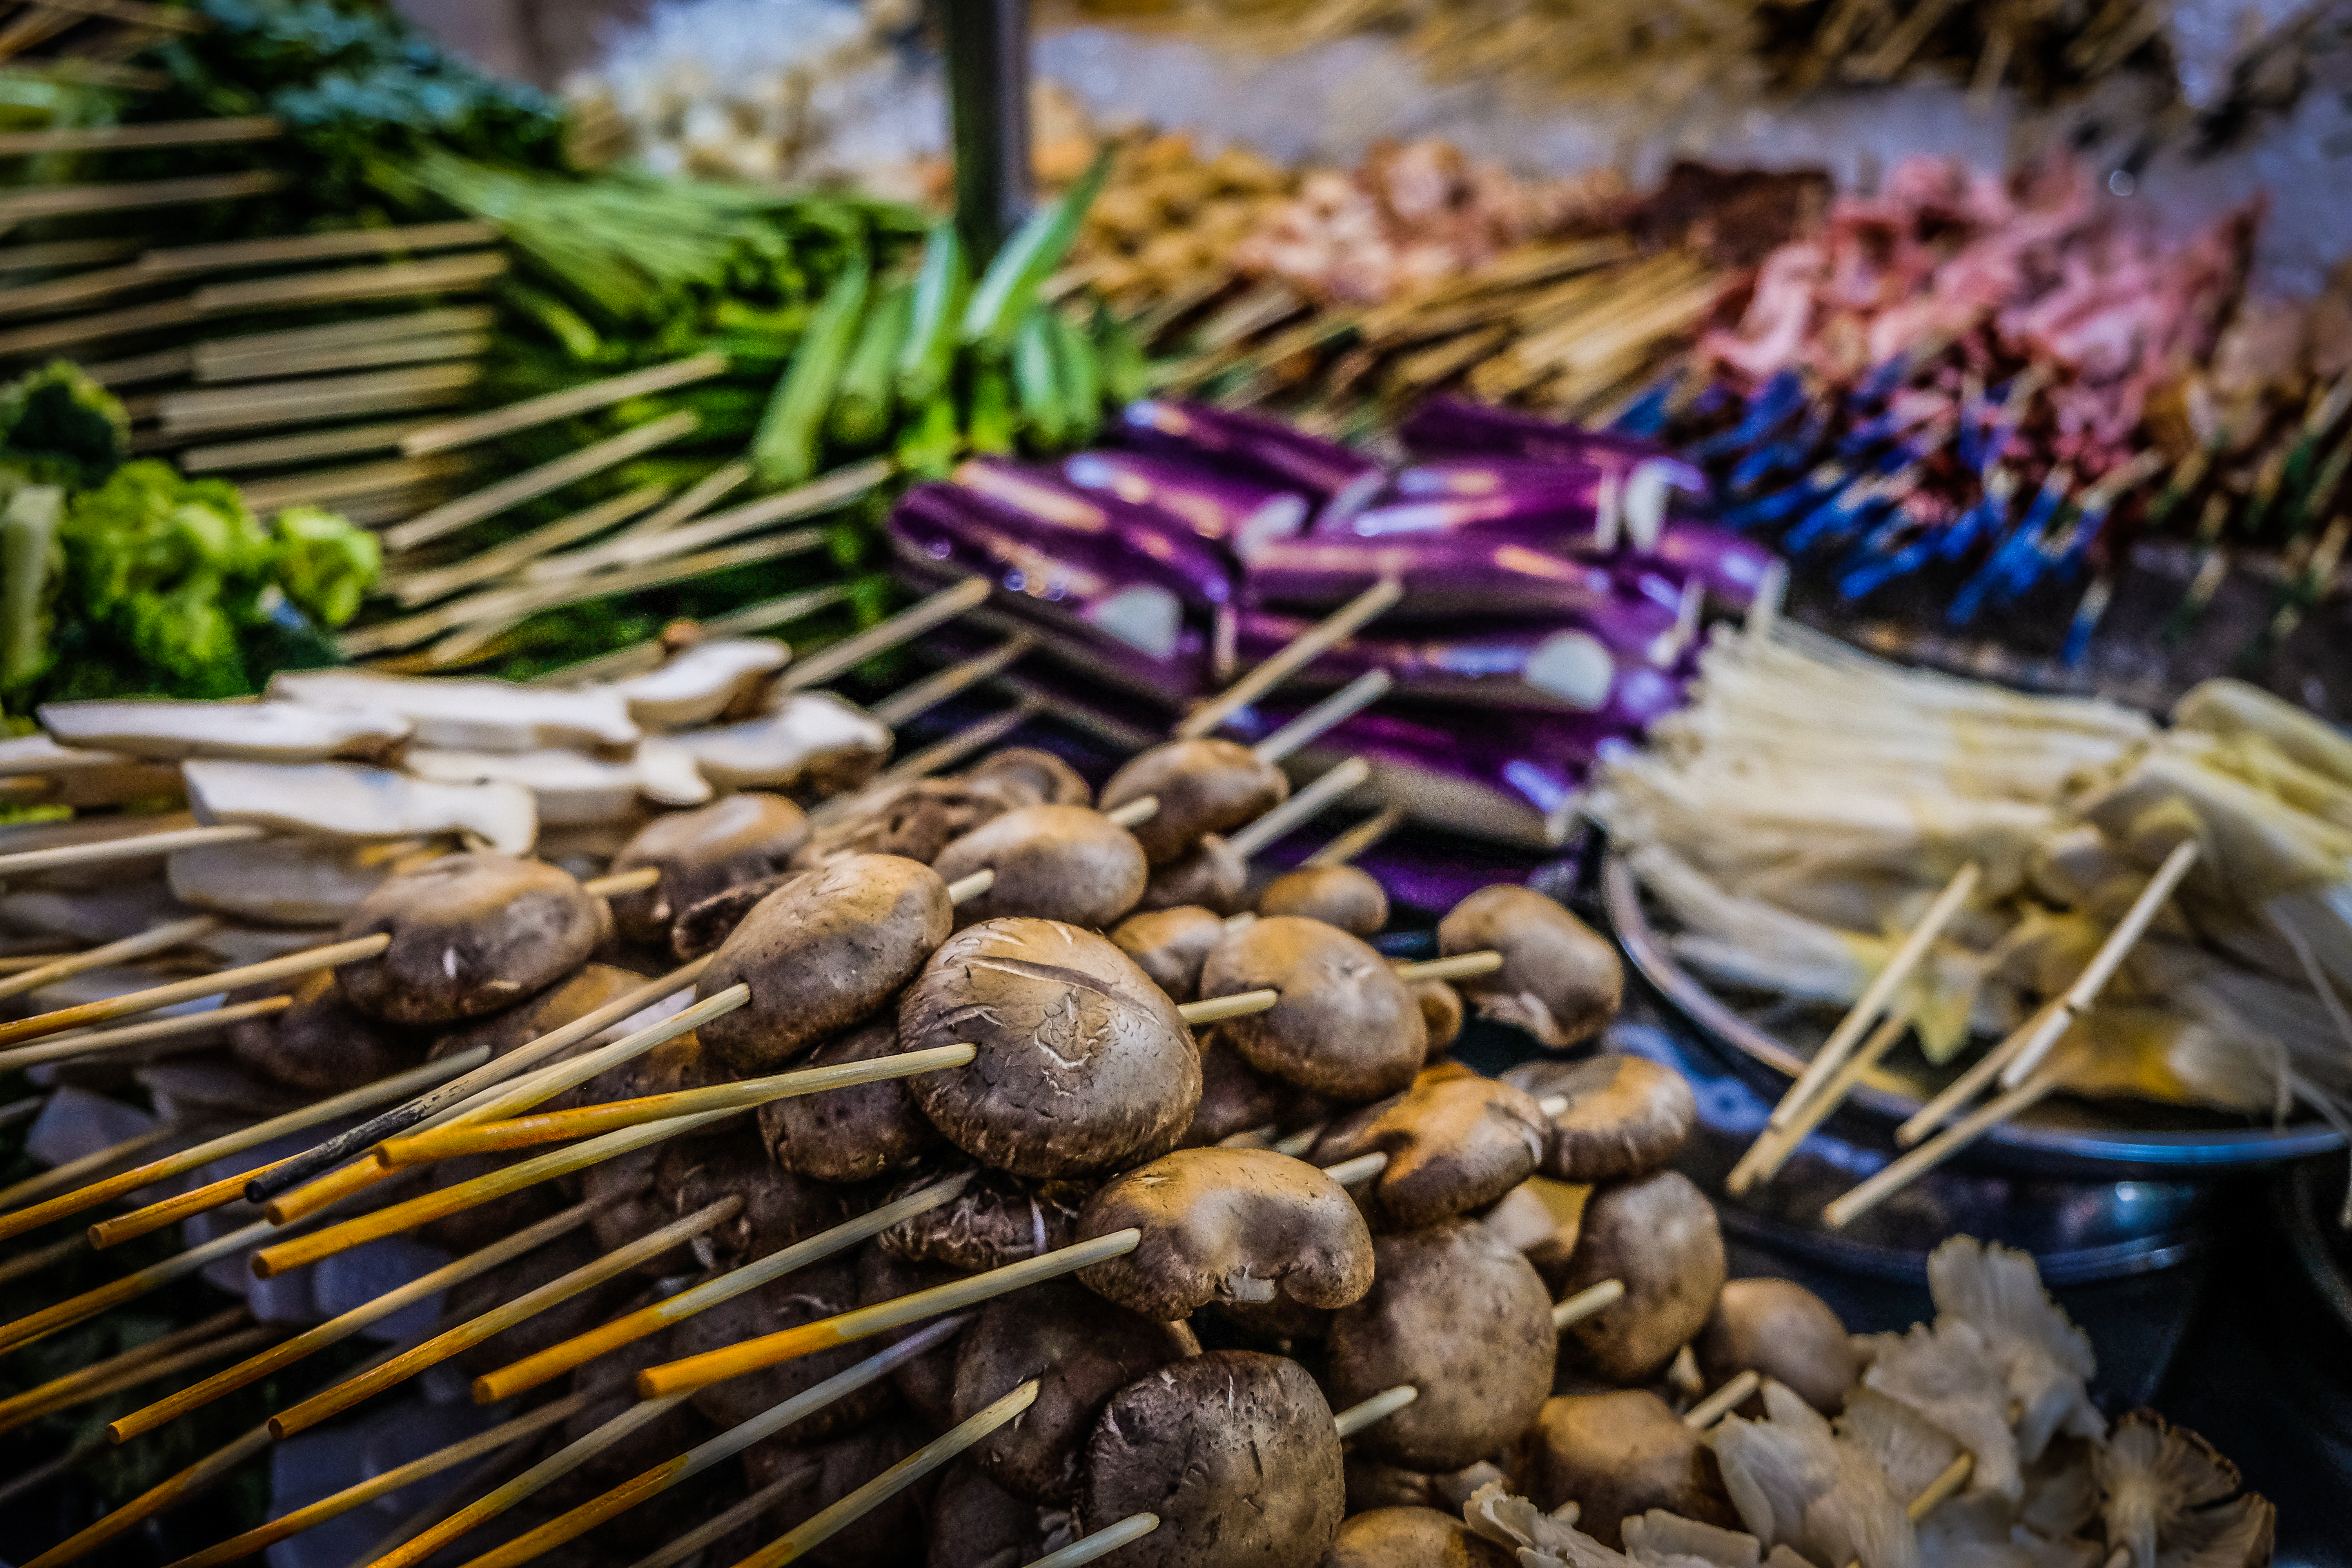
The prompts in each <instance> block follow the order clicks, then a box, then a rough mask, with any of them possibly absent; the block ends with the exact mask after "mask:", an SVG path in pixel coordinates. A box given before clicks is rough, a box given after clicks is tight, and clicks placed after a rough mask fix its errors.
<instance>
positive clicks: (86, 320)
mask: <svg viewBox="0 0 2352 1568" xmlns="http://www.w3.org/2000/svg"><path fill="white" fill-rule="evenodd" d="M0 226H5V217H0ZM203 315H204V312H203V311H201V310H197V309H196V307H195V303H194V301H193V300H157V301H155V302H154V303H153V304H150V305H132V306H130V307H128V308H127V309H124V310H99V311H95V312H93V313H91V314H89V315H87V316H73V317H69V318H68V319H67V320H64V321H43V322H41V323H40V324H39V325H38V326H32V327H19V328H17V329H16V331H12V332H0V355H7V356H9V357H12V358H13V357H17V356H21V355H27V354H37V353H47V352H50V351H53V350H57V349H62V348H69V347H73V346H75V345H78V344H81V343H92V342H104V341H105V340H106V339H108V338H120V337H127V336H129V335H130V334H131V333H133V332H144V331H154V330H156V329H159V328H165V327H184V326H186V325H188V324H189V323H190V322H192V321H197V320H199V319H200V318H201V317H202V316H203Z"/></svg>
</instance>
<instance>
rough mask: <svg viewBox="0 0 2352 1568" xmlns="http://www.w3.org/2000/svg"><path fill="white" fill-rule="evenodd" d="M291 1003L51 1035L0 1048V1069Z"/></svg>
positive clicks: (192, 1030)
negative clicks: (34, 1043)
mask: <svg viewBox="0 0 2352 1568" xmlns="http://www.w3.org/2000/svg"><path fill="white" fill-rule="evenodd" d="M292 1005H294V998H292V997H291V996H264V997H262V998H260V999H259V1000H257V1001H253V1002H239V1003H237V1004H236V1005H235V1006H230V1007H213V1008H208V1009H206V1010H205V1011H204V1012H202V1013H183V1014H180V1015H178V1016H174V1017H170V1018H158V1019H157V1020H155V1021H154V1022H153V1023H152V1024H126V1025H124V1026H122V1027H121V1028H119V1029H96V1030H91V1031H89V1032H87V1033H84V1032H81V1031H79V1030H77V1031H70V1032H68V1033H66V1034H63V1035H55V1036H52V1037H49V1038H48V1039H47V1040H44V1041H43V1042H42V1043H41V1044H39V1045H37V1046H19V1047H16V1049H15V1050H12V1051H0V1072H9V1071H13V1070H15V1069H16V1068H26V1067H34V1066H37V1065H38V1064H39V1063H42V1062H54V1061H68V1060H72V1059H75V1058H81V1057H89V1056H97V1055H99V1054H100V1053H101V1052H104V1051H110V1050H119V1049H121V1047H125V1046H143V1045H152V1044H153V1043H154V1042H156V1041H158V1040H183V1039H184V1037H190V1036H195V1035H205V1034H210V1033H211V1032H212V1031H213V1030H215V1029H224V1028H226V1027H227V1026H229V1025H231V1024H236V1023H241V1022H243V1021H244V1020H245V1019H247V1018H259V1017H266V1016H268V1015H269V1014H272V1013H282V1012H284V1011H285V1010H286V1009H287V1008H289V1007H291V1006H292ZM200 1043H201V1042H198V1041H195V1040H193V1039H186V1040H185V1042H184V1046H183V1047H174V1048H175V1049H177V1048H186V1047H194V1046H195V1045H198V1044H200Z"/></svg>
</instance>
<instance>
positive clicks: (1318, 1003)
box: [1201, 915, 1429, 1101]
mask: <svg viewBox="0 0 2352 1568" xmlns="http://www.w3.org/2000/svg"><path fill="white" fill-rule="evenodd" d="M1262 989H1271V990H1275V991H1278V992H1280V993H1281V994H1282V1000H1281V1001H1279V1002H1277V1003H1276V1004H1275V1005H1274V1006H1273V1007H1271V1008H1269V1009H1268V1010H1267V1011H1265V1012H1263V1013H1253V1014H1250V1015H1248V1016H1244V1017H1239V1018H1228V1019H1226V1020H1224V1030H1225V1033H1226V1036H1227V1037H1229V1038H1230V1039H1231V1040H1232V1041H1233V1043H1234V1047H1236V1048H1238V1049H1239V1050H1240V1052H1241V1053H1242V1055H1243V1056H1244V1057H1246V1058H1249V1063H1250V1065H1251V1066H1252V1067H1254V1068H1257V1069H1258V1071H1260V1072H1263V1073H1268V1074H1271V1075H1272V1076H1274V1077H1276V1078H1278V1079H1282V1080H1283V1081H1284V1082H1285V1083H1290V1084H1296V1085H1297V1086H1298V1087H1299V1088H1301V1089H1307V1090H1308V1091H1310V1092H1311V1093H1315V1094H1321V1095H1328V1096H1329V1097H1330V1098H1331V1099H1333V1100H1349V1101H1362V1100H1378V1099H1380V1098H1381V1096H1382V1095H1388V1094H1394V1093H1396V1092H1397V1091H1398V1090H1399V1089H1403V1088H1404V1087H1405V1085H1407V1084H1409V1083H1411V1082H1412V1077H1413V1074H1415V1073H1417V1072H1419V1071H1420V1070H1421V1063H1422V1058H1423V1056H1424V1055H1426V1054H1427V1048H1428V1041H1429V1036H1428V1031H1427V1028H1426V1026H1424V1025H1423V1023H1422V1021H1421V1008H1420V1007H1419V1006H1418V1005H1416V1004H1415V1003H1414V1002H1413V999H1412V994H1410V993H1408V992H1407V991H1406V990H1405V988H1404V982H1403V981H1402V980H1399V979H1398V978H1397V976H1396V971H1395V970H1393V969H1391V967H1390V966H1389V962H1388V960H1386V959H1384V958H1382V957H1381V955H1380V954H1379V953H1377V952H1373V951H1372V949H1371V948H1370V947H1369V946H1367V945H1366V944H1365V943H1364V942H1362V941H1361V940H1360V938H1357V937H1352V936H1349V934H1348V933H1347V932H1346V931H1341V930H1339V928H1338V927H1336V926H1327V925H1325V924H1323V923H1322V922H1321V921H1303V920H1299V919H1297V918H1296V917H1294V916H1287V915H1285V916H1277V917H1276V918H1275V919H1273V920H1259V921H1251V922H1250V923H1249V924H1248V925H1246V926H1244V927H1243V928H1242V929H1241V930H1239V931H1229V932H1227V933H1226V935H1225V939H1224V941H1223V942H1219V943H1218V944H1217V945H1216V947H1215V948H1214V950H1213V951H1212V952H1210V954H1209V957H1208V960H1207V962H1206V963H1203V964H1202V966H1201V994H1202V996H1203V997H1211V996H1230V995H1233V994H1235V993H1238V992H1243V991H1257V990H1262Z"/></svg>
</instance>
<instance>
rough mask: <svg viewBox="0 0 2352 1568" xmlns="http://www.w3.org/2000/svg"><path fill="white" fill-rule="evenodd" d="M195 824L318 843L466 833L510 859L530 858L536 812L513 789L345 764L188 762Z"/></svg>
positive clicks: (514, 786)
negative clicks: (251, 828) (253, 829)
mask: <svg viewBox="0 0 2352 1568" xmlns="http://www.w3.org/2000/svg"><path fill="white" fill-rule="evenodd" d="M181 772H182V773H183V775H184V777H185V778H186V780H187V784H188V804H189V805H191V806H193V807H194V809H195V814H196V820H197V821H199V822H202V823H204V824H205V825H206V826H211V825H213V824H215V823H251V824H253V825H255V826H259V827H267V828H271V829H274V830H276V831H278V832H281V833H295V834H312V835H316V836H317V837H322V838H421V837H432V836H433V835H436V834H441V833H467V834H471V835H472V836H473V837H476V838H478V839H480V840H482V841H483V842H484V843H486V844H488V846H489V847H491V848H493V849H496V850H499V851H500V852H501V853H503V854H508V855H528V854H530V847H531V845H532V843H533V842H534V841H536V840H537V838H538V837H539V807H538V805H536V804H535V803H534V802H533V801H532V799H531V795H530V791H529V790H527V789H524V788H523V787H522V786H521V785H520V784H436V783H434V782H433V781H432V780H430V779H416V778H410V777H409V776H408V775H407V774H406V773H394V772H392V771H391V770H389V769H386V768H362V767H355V766H353V765H352V764H351V763H301V764H299V765H296V766H289V767H281V766H278V765H276V764H274V763H217V762H193V763H185V764H184V765H183V767H182V769H181Z"/></svg>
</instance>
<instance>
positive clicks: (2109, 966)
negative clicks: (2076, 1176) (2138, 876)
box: [2000, 838, 2197, 1089]
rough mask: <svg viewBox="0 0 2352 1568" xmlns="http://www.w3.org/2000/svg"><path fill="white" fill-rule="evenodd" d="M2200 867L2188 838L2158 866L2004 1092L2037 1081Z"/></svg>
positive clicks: (2016, 1065)
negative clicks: (2070, 1031) (2167, 902)
mask: <svg viewBox="0 0 2352 1568" xmlns="http://www.w3.org/2000/svg"><path fill="white" fill-rule="evenodd" d="M2196 864H2197V840H2195V839H2194V838H2188V839H2183V840H2182V841H2181V842H2180V843H2179V844H2177V845H2175V846H2173V849H2172V853H2171V854H2169V855H2167V856H2166V857H2165V858H2164V864H2163V865H2161V866H2159V867H2158V868H2157V870H2156V875H2155V876H2153V877H2150V878H2149V879H2148V880H2147V887H2145V888H2142V889H2140V892H2139V897H2138V898H2137V899H2134V900H2132V906H2131V908H2130V909H2128V910H2125V911H2124V918H2123V919H2122V920H2120V921H2116V929H2115V930H2113V931H2109V932H2108V933H2107V940H2106V941H2105V942H2101V943H2100V944H2099V951H2098V952H2095V953H2094V954H2092V956H2091V962H2090V963H2087V964H2085V965H2084V967H2083V973H2080V974H2078V975H2076V976H2075V977H2074V984H2072V985H2069V986H2068V987H2066V994H2064V995H2063V996H2061V997H2059V998H2058V1001H2057V1005H2056V1007H2055V1008H2054V1009H2053V1012H2052V1014H2051V1016H2049V1017H2048V1018H2047V1019H2045V1020H2043V1021H2042V1022H2041V1023H2040V1024H2039V1025H2038V1026H2036V1027H2035V1029H2034V1031H2033V1033H2032V1035H2031V1036H2029V1037H2027V1039H2026V1042H2025V1045H2024V1047H2023V1048H2021V1050H2020V1051H2019V1052H2018V1053H2017V1055H2016V1056H2015V1057H2014V1058H2011V1061H2010V1062H2009V1064H2008V1065H2007V1066H2006V1067H2004V1068H2001V1069H2000V1086H2001V1088H2003V1089H2016V1088H2017V1087H2018V1086H2019V1085H2021V1084H2022V1083H2023V1082H2025V1080H2026V1079H2028V1078H2030V1077H2032V1074H2033V1071H2034V1069H2035V1068H2039V1067H2040V1066H2041V1065H2042V1060H2043V1058H2046V1057H2048V1056H2049V1055H2050V1050H2051V1047H2053V1046H2055V1045H2056V1044H2057V1043H2058V1037H2059V1036H2061V1035H2063V1034H2064V1033H2065V1032H2066V1030H2067V1027H2068V1026H2070V1025H2072V1024H2073V1023H2074V1020H2075V1019H2077V1018H2079V1017H2081V1016H2083V1015H2084V1013H2086V1012H2088V1011H2090V1008H2091V1004H2093V1003H2094V1002H2096V1001H2097V1000H2098V999H2099V993H2100V992H2102V991H2104V990H2105V989H2106V987H2107V982H2108V981H2110V980H2112V979H2114V978H2115V973H2116V970H2117V969H2119V968H2121V967H2122V966H2123V962H2124V959H2125V958H2126V956H2127V955H2129V953H2130V952H2131V950H2132V948H2133V946H2134V945H2135V944H2136V943H2137V942H2138V941H2139V939H2140V938H2141V937H2142V936H2143V935H2145V934H2146V933H2147V928H2148V923H2149V922H2150V921H2154V920H2155V919H2156V914H2157V911H2158V910H2160V909H2162V908H2163V907H2164V901H2165V900H2167V899H2169V898H2170V897H2172V890H2173V889H2175V888H2178V887H2179V886H2180V879H2182V878H2183V877H2186V876H2187V875H2189V868H2191V867H2193V866H2195V865H2196Z"/></svg>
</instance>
